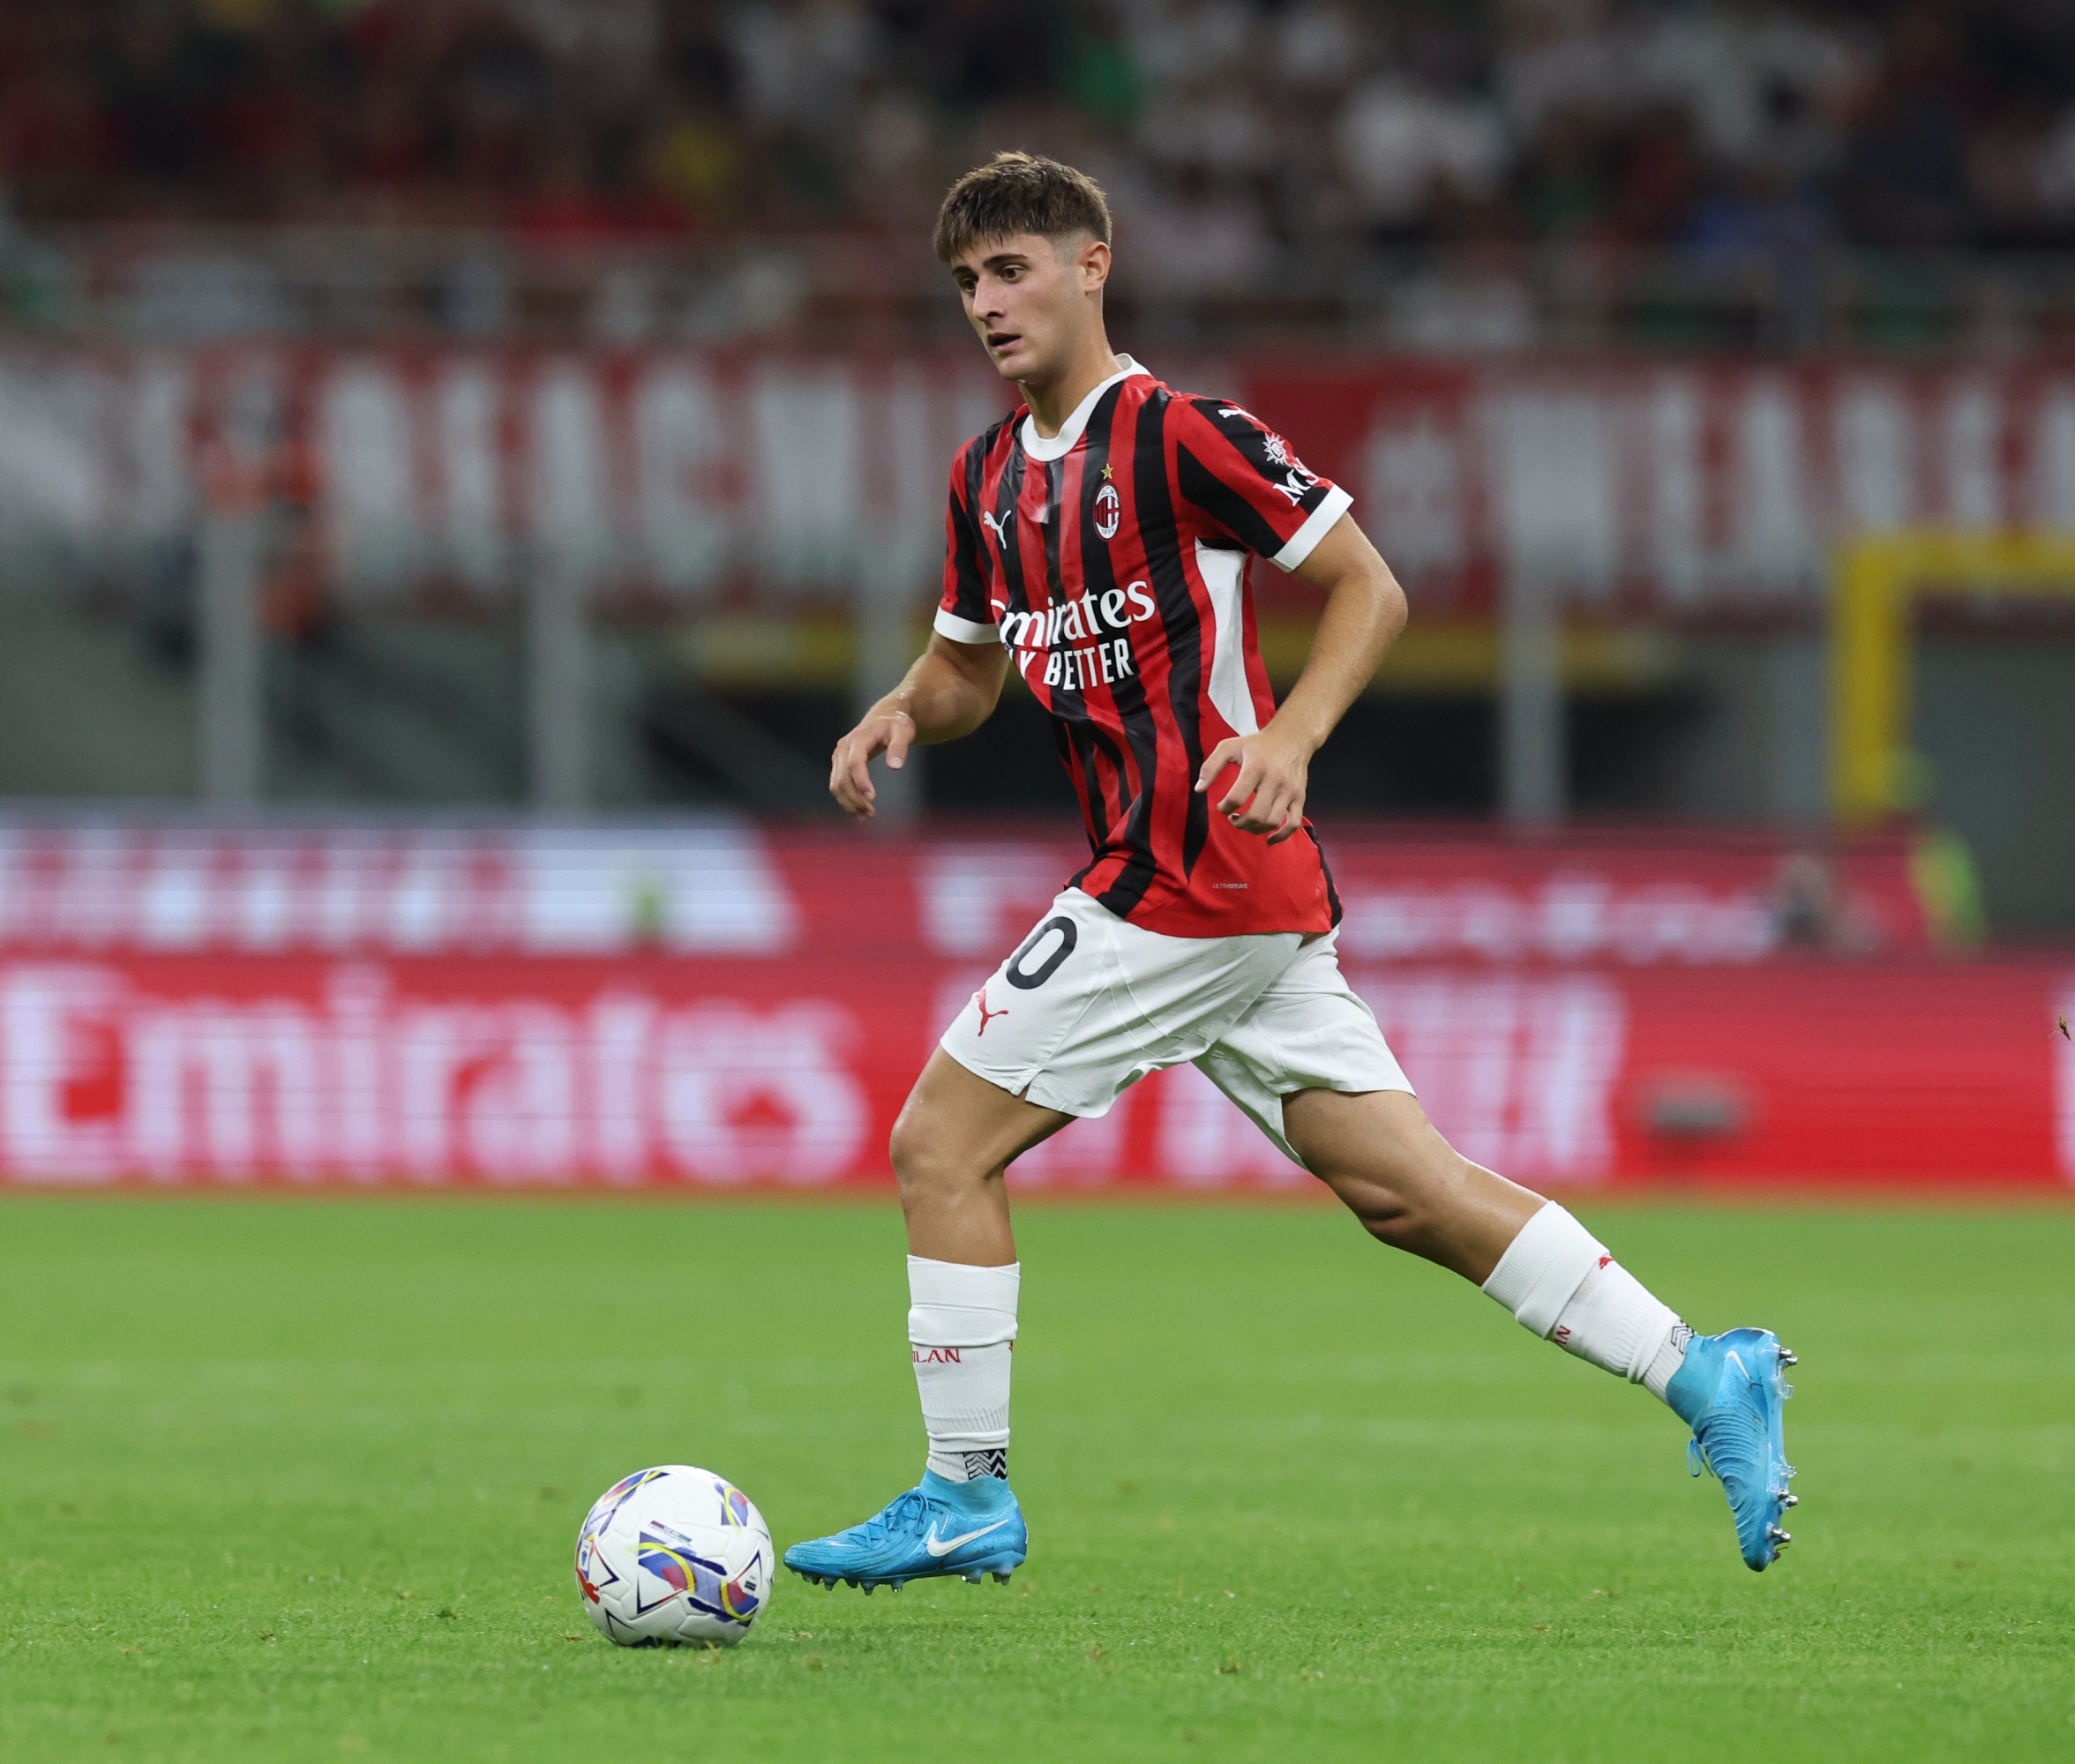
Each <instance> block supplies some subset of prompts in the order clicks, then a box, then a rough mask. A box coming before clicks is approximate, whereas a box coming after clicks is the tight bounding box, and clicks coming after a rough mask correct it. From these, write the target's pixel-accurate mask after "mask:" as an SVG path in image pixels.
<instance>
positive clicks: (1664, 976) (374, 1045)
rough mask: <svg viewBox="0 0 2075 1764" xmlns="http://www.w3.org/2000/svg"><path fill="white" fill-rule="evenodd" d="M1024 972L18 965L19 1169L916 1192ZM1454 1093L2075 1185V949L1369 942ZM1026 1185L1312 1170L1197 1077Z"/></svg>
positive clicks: (1671, 1173) (1708, 1164)
mask: <svg viewBox="0 0 2075 1764" xmlns="http://www.w3.org/2000/svg"><path fill="white" fill-rule="evenodd" d="M989 965H990V964H989V961H988V960H987V958H985V957H976V958H974V959H972V960H968V961H963V962H961V961H958V960H948V959H946V958H943V957H940V956H939V957H931V958H917V959H910V960H898V959H895V960H889V959H887V958H886V957H884V956H882V955H880V953H877V952H875V951H874V950H873V949H872V948H871V947H870V946H869V945H862V946H850V947H849V948H847V949H828V950H824V951H822V952H820V953H811V954H796V955H788V956H783V957H775V958H761V959H759V958H723V959H712V960H702V959H698V958H687V957H655V956H649V957H642V956H625V957H618V958H597V957H552V956H533V957H523V958H508V959H507V958H498V957H493V956H476V957H468V956H427V957H386V958H372V957H363V956H356V957H344V958H338V959H326V958H322V957H317V956H309V955H280V956H257V955H233V956H193V955H187V956H145V955H119V956H118V955H101V956H89V955H85V954H74V955H55V954H21V955H16V956H12V957H7V958H4V959H0V1177H4V1179H6V1180H8V1181H11V1182H14V1183H37V1184H43V1183H75V1184H76V1183H96V1182H104V1181H109V1180H113V1179H132V1180H139V1181H145V1182H164V1183H176V1184H177V1183H212V1184H213V1183H240V1184H243V1183H268V1184H298V1183H317V1182H326V1183H341V1184H352V1183H400V1184H427V1185H448V1184H463V1185H561V1184H569V1183H576V1182H582V1183H596V1184H603V1185H693V1186H701V1187H728V1186H732V1185H740V1184H750V1183H753V1184H764V1185H785V1186H797V1187H805V1188H823V1187H828V1186H831V1185H850V1184H869V1183H875V1182H883V1181H884V1180H886V1179H887V1177H888V1168H887V1162H886V1155H885V1146H886V1140H887V1134H888V1129H889V1128H890V1126H891V1125H892V1122H893V1117H894V1115H895V1111H896V1110H897V1109H898V1108H899V1106H900V1103H901V1101H902V1099H903V1096H904V1095H905V1094H906V1091H907V1088H908V1086H909V1084H910V1082H911V1081H912V1080H913V1077H914V1074H915V1073H916V1072H917V1070H918V1068H919V1066H920V1065H921V1062H922V1060H923V1058H925V1055H926V1053H927V1051H928V1050H929V1047H930V1044H931V1043H932V1040H933V1036H934V1035H935V1033H936V1031H937V1029H938V1028H940V1025H941V1024H942V1023H943V1022H944V1021H945V1020H946V1019H947V1018H948V1015H949V1013H951V1011H952V1010H953V1009H955V1006H956V1005H957V1004H958V1003H959V1002H960V1001H961V1000H962V999H963V997H964V996H965V995H966V993H967V992H969V991H970V990H971V988H972V987H973V986H974V985H975V984H976V983H977V982H978V979H980V978H982V977H984V975H985V971H986V968H987V967H988V966H989ZM1349 968H1350V972H1351V975H1352V977H1353V979H1354V981H1355V983H1356V984H1357V986H1358V987H1359V988H1360V990H1361V991H1362V992H1363V994H1364V996H1365V997H1367V998H1368V999H1369V1000H1370V1002H1371V1003H1372V1004H1373V1005H1374V1006H1375V1009H1376V1012H1377V1014H1378V1017H1379V1019H1380V1020H1381V1021H1382V1024H1383V1027H1384V1030H1385V1033H1386V1034H1387V1035H1389V1037H1390V1040H1391V1042H1392V1043H1393V1045H1394V1047H1395V1048H1396V1049H1397V1051H1398V1053H1399V1055H1400V1057H1401V1058H1402V1059H1403V1060H1404V1062H1405V1066H1406V1068H1407V1070H1408V1071H1409V1073H1411V1075H1412V1079H1413V1080H1414V1082H1415V1083H1416V1084H1418V1085H1419V1086H1420V1089H1421V1094H1422V1095H1423V1097H1424V1099H1425V1101H1426V1103H1427V1108H1428V1110H1429V1112H1430V1113H1431V1114H1432V1115H1433V1116H1434V1117H1435V1120H1436V1121H1437V1122H1438V1123H1439V1124H1440V1125H1441V1126H1442V1128H1443V1129H1444V1130H1445V1131H1446V1132H1448V1133H1449V1134H1450V1137H1451V1138H1452V1139H1453V1140H1455V1141H1456V1143H1457V1145H1458V1146H1459V1147H1461V1148H1462V1149H1463V1150H1464V1151H1465V1152H1466V1153H1468V1154H1469V1155H1472V1156H1473V1157H1475V1158H1477V1159H1479V1161H1480V1162H1486V1163H1488V1164H1491V1165H1493V1166H1494V1167H1496V1168H1498V1169H1500V1170H1506V1171H1508V1172H1509V1173H1511V1174H1514V1175H1517V1176H1518V1177H1521V1178H1522V1179H1524V1180H1527V1181H1532V1182H1538V1183H1546V1184H1555V1185H1585V1184H1594V1183H1611V1184H1623V1183H1637V1182H1650V1181H1664V1180H1679V1181H1699V1180H1713V1179H1725V1178H1727V1179H1737V1180H1748V1179H1751V1178H1767V1179H1772V1178H1783V1177H1787V1178H1815V1179H1819V1180H1834V1181H1843V1182H1860V1181H1866V1182H1876V1183H1909V1182H1927V1181H1936V1182H1940V1183H1945V1182H1952V1181H1965V1180H1990V1181H1999V1182H2013V1181H2014V1182H2031V1183H2039V1184H2052V1183H2057V1182H2061V1181H2065V1180H2069V1179H2075V1044H2071V1043H2064V1041H2063V1040H2062V1038H2061V1037H2060V1036H2059V1035H2056V1033H2055V1031H2054V1028H2053V1022H2054V1018H2055V1016H2056V1013H2061V1012H2065V1011H2068V1010H2071V1009H2075V971H2067V970H2064V969H2061V968H2054V967H2051V966H2049V965H2041V964H2036V963H2027V962H2019V961H2002V960H1998V961H1981V962H1974V963H1967V964H1964V965H1960V964H1949V963H1941V962H1938V961H1936V960H1931V959H1928V958H1913V959H1906V960H1902V959H1891V960H1886V961H1881V962H1873V963H1857V962H1852V961H1847V960H1836V959H1832V958H1828V957H1809V958H1806V959H1804V960H1773V961H1769V962H1766V963H1763V964H1747V965H1742V966H1734V967H1731V966H1720V965H1718V966H1713V967H1692V966H1684V965H1681V966H1668V965H1665V964H1661V963H1659V964H1655V965H1651V966H1636V965H1626V966H1624V965H1621V964H1617V963H1601V964H1599V965H1596V966H1592V967H1581V966H1558V965H1553V964H1547V963H1544V964H1538V965H1532V966H1530V965H1523V964H1514V963H1509V964H1494V963H1488V962H1487V963H1480V964H1477V965H1474V966H1472V965H1469V964H1465V963H1461V962H1454V963H1450V964H1445V965H1427V964H1406V963H1396V964H1380V963H1375V962H1370V961H1363V960H1351V961H1350V963H1349ZM1016 1175H1017V1177H1018V1181H1019V1185H1022V1186H1025V1187H1030V1186H1037V1185H1054V1186H1063V1187H1069V1188H1112V1187H1131V1186H1137V1185H1156V1186H1165V1187H1172V1188H1178V1189H1183V1190H1214V1191H1215V1190H1226V1189H1234V1188H1268V1189H1274V1188H1282V1187H1288V1186H1292V1185H1301V1184H1302V1183H1303V1181H1304V1180H1306V1178H1304V1177H1303V1176H1302V1174H1301V1172H1300V1171H1298V1170H1294V1169H1293V1168H1292V1167H1291V1166H1290V1165H1288V1164H1287V1163H1285V1162H1283V1161H1282V1160H1281V1159H1280V1158H1279V1157H1278V1156H1277V1155H1276V1154H1275V1153H1274V1152H1273V1151H1272V1150H1271V1149H1270V1147H1268V1146H1267V1145H1266V1143H1265V1142H1264V1141H1262V1140H1259V1139H1258V1138H1257V1137H1255V1136H1254V1135H1253V1134H1252V1133H1251V1132H1249V1131H1247V1129H1246V1127H1245V1125H1244V1124H1243V1122H1242V1121H1241V1119H1240V1117H1239V1116H1238V1115H1237V1114H1236V1113H1234V1112H1233V1111H1232V1108H1231V1106H1230V1105H1229V1104H1228V1103H1225V1100H1224V1099H1223V1098H1222V1097H1221V1096H1219V1095H1217V1092H1216V1091H1215V1090H1213V1089H1212V1088H1211V1087H1210V1084H1209V1082H1208V1080H1204V1079H1202V1077H1201V1076H1200V1075H1199V1074H1198V1073H1195V1070H1194V1069H1193V1068H1190V1067H1181V1068H1178V1069H1177V1070H1175V1071H1172V1072H1169V1073H1161V1074H1158V1075H1157V1076H1156V1077H1154V1078H1152V1079H1150V1080H1147V1081H1146V1082H1145V1083H1144V1084H1142V1086H1140V1087H1139V1088H1137V1089H1136V1090H1135V1091H1134V1092H1132V1093H1130V1094H1128V1095H1127V1097H1126V1098H1125V1099H1124V1101H1123V1102H1122V1103H1120V1105H1119V1106H1118V1107H1117V1108H1116V1109H1115V1110H1112V1113H1111V1114H1110V1115H1109V1116H1108V1117H1105V1118H1103V1119H1100V1120H1090V1121H1084V1122H1080V1123H1077V1124H1076V1125H1074V1126H1072V1127H1070V1128H1068V1129H1067V1131H1066V1132H1064V1133H1061V1134H1060V1135H1059V1136H1058V1137H1057V1138H1056V1139H1054V1140H1052V1141H1050V1142H1049V1143H1048V1144H1047V1145H1045V1146H1044V1147H1040V1148H1039V1149H1038V1150H1037V1151H1036V1152H1034V1153H1032V1154H1030V1155H1029V1156H1027V1157H1026V1158H1024V1159H1023V1160H1022V1161H1021V1162H1019V1164H1018V1165H1017V1166H1016Z"/></svg>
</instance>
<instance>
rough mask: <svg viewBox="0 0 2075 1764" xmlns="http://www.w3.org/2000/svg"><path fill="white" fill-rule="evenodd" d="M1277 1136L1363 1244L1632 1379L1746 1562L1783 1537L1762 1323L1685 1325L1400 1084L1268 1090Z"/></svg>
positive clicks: (1563, 1213)
mask: <svg viewBox="0 0 2075 1764" xmlns="http://www.w3.org/2000/svg"><path fill="white" fill-rule="evenodd" d="M1283 1132H1284V1137H1285V1139H1287V1140H1288V1141H1289V1143H1290V1146H1291V1148H1292V1150H1294V1151H1295V1152H1296V1153H1297V1154H1298V1155H1299V1156H1300V1157H1301V1158H1302V1159H1303V1160H1304V1162H1305V1164H1306V1166H1307V1168H1308V1169H1309V1170H1312V1171H1313V1172H1314V1173H1315V1175H1317V1176H1318V1177H1320V1179H1321V1180H1322V1181H1323V1182H1324V1183H1325V1184H1326V1185H1328V1186H1329V1187H1330V1188H1331V1189H1332V1191H1333V1192H1335V1193H1336V1194H1337V1195H1338V1196H1339V1197H1340V1199H1341V1200H1343V1201H1345V1203H1346V1205H1347V1207H1348V1208H1349V1209H1350V1210H1351V1211H1352V1213H1353V1214H1354V1215H1355V1217H1356V1218H1358V1219H1360V1221H1361V1222H1362V1224H1363V1225H1364V1226H1365V1227H1367V1230H1368V1231H1369V1233H1370V1235H1371V1236H1372V1237H1375V1238H1376V1239H1377V1240H1378V1241H1379V1242H1381V1243H1385V1244H1389V1245H1392V1246H1393V1247H1394V1248H1397V1249H1402V1250H1409V1251H1411V1252H1412V1253H1413V1254H1414V1255H1418V1256H1424V1257H1425V1258H1426V1259H1427V1260H1428V1261H1433V1262H1438V1263H1440V1264H1441V1266H1442V1267H1445V1268H1450V1269H1452V1270H1453V1271H1454V1272H1455V1273H1457V1274H1461V1275H1462V1276H1463V1277H1464V1279H1466V1280H1472V1281H1474V1282H1477V1284H1478V1285H1479V1287H1480V1288H1481V1289H1483V1290H1484V1291H1485V1292H1487V1293H1488V1294H1489V1295H1490V1296H1491V1297H1494V1298H1495V1299H1497V1300H1498V1301H1499V1303H1501V1304H1503V1305H1504V1306H1505V1307H1506V1308H1507V1310H1508V1311H1509V1312H1512V1313H1513V1315H1514V1317H1515V1318H1516V1319H1517V1320H1518V1321H1519V1322H1520V1323H1521V1324H1522V1325H1523V1326H1524V1327H1526V1328H1528V1329H1531V1330H1532V1331H1533V1332H1534V1333H1535V1334H1537V1335H1539V1336H1542V1337H1543V1338H1544V1339H1546V1340H1549V1341H1553V1342H1556V1343H1557V1345H1558V1346H1560V1347H1562V1348H1563V1349H1565V1350H1566V1351H1567V1352H1569V1353H1573V1354H1576V1355H1577V1356H1578V1357H1580V1358H1581V1359H1586V1360H1590V1361H1591V1362H1592V1364H1594V1365H1597V1366H1600V1367H1602V1368H1604V1369H1605V1370H1606V1371H1607V1372H1614V1373H1615V1374H1616V1375H1618V1376H1620V1377H1622V1378H1625V1379H1629V1382H1630V1383H1633V1384H1641V1385H1644V1386H1645V1387H1647V1388H1648V1389H1649V1390H1650V1392H1651V1393H1652V1394H1653V1395H1655V1396H1657V1397H1659V1398H1661V1399H1662V1400H1663V1401H1665V1402H1666V1403H1667V1404H1668V1405H1669V1406H1670V1407H1671V1408H1672V1409H1673V1410H1674V1412H1675V1413H1676V1414H1677V1415H1678V1416H1680V1418H1681V1419H1682V1420H1683V1421H1685V1422H1686V1423H1687V1424H1688V1425H1689V1426H1690V1427H1692V1428H1693V1430H1694V1433H1695V1439H1694V1441H1693V1456H1694V1474H1695V1475H1696V1476H1697V1475H1699V1474H1700V1468H1699V1467H1700V1465H1701V1464H1702V1463H1706V1464H1707V1465H1708V1467H1709V1468H1711V1469H1713V1470H1714V1471H1715V1472H1716V1474H1717V1475H1718V1476H1720V1477H1721V1479H1722V1484H1723V1488H1724V1491H1725V1492H1726V1493H1727V1495H1728V1497H1729V1506H1730V1510H1731V1511H1732V1513H1733V1514H1734V1515H1735V1518H1736V1529H1737V1542H1738V1544H1739V1546H1740V1548H1741V1549H1742V1553H1743V1559H1744V1560H1745V1562H1747V1563H1748V1564H1749V1566H1751V1567H1753V1568H1764V1567H1765V1566H1768V1565H1769V1564H1770V1563H1771V1562H1772V1560H1773V1559H1774V1558H1775V1557H1777V1556H1778V1554H1779V1550H1780V1548H1781V1547H1782V1546H1783V1545H1785V1544H1787V1542H1789V1541H1790V1540H1789V1536H1788V1534H1787V1532H1786V1531H1785V1530H1784V1529H1781V1526H1780V1524H1779V1521H1780V1520H1781V1519H1782V1518H1784V1517H1785V1514H1786V1510H1787V1508H1788V1507H1791V1506H1794V1504H1795V1503H1794V1496H1792V1495H1790V1494H1788V1493H1787V1479H1788V1478H1789V1477H1791V1476H1793V1474H1794V1470H1793V1469H1792V1467H1791V1466H1790V1465H1789V1464H1788V1463H1787V1460H1786V1455H1785V1452H1784V1448H1783V1446H1782V1443H1781V1436H1780V1429H1779V1405H1780V1403H1781V1402H1782V1401H1784V1400H1785V1399H1786V1397H1787V1395H1789V1394H1791V1387H1789V1386H1787V1385H1785V1384H1783V1383H1782V1382H1781V1381H1780V1377H1779V1373H1780V1370H1781V1368H1782V1367H1784V1366H1787V1365H1792V1364H1794V1356H1793V1355H1792V1354H1790V1353H1788V1352H1787V1351H1786V1350H1785V1349H1783V1348H1781V1347H1780V1345H1779V1338H1778V1337H1777V1336H1775V1335H1773V1334H1772V1332H1771V1331H1770V1330H1764V1329H1733V1330H1731V1331H1729V1332H1728V1333H1727V1334H1723V1335H1705V1336H1701V1335H1695V1334H1694V1333H1693V1332H1692V1331H1691V1330H1690V1329H1689V1328H1688V1327H1686V1325H1685V1324H1684V1323H1682V1321H1680V1319H1679V1318H1678V1316H1677V1314H1676V1313H1675V1312H1673V1311H1672V1310H1671V1309H1670V1307H1668V1306H1667V1305H1666V1304H1663V1303H1662V1302H1661V1301H1660V1300H1659V1299H1657V1298H1656V1297H1653V1296H1652V1294H1651V1293H1650V1292H1648V1291H1647V1290H1646V1289H1644V1286H1643V1285H1642V1283H1641V1282H1639V1281H1637V1279H1636V1277H1635V1276H1634V1275H1633V1274H1629V1272H1628V1270H1627V1269H1625V1268H1624V1267H1622V1266H1621V1265H1620V1263H1618V1262H1616V1261H1615V1260H1614V1257H1613V1255H1612V1254H1611V1253H1609V1252H1608V1251H1607V1249H1606V1247H1605V1246H1604V1245H1601V1244H1600V1243H1599V1240H1598V1239H1597V1238H1595V1237H1593V1236H1592V1233H1591V1232H1590V1231H1588V1230H1585V1228H1584V1226H1583V1225H1581V1224H1580V1223H1579V1222H1577V1220H1576V1219H1574V1218H1573V1217H1572V1216H1571V1215H1570V1214H1569V1211H1568V1210H1567V1209H1566V1208H1564V1207H1559V1206H1557V1205H1556V1204H1555V1203H1554V1202H1553V1201H1549V1200H1544V1199H1543V1197H1542V1196H1540V1195H1539V1194H1536V1193H1534V1192H1532V1190H1529V1189H1525V1188H1523V1187H1521V1186H1520V1185H1518V1184H1517V1183H1511V1182H1509V1181H1507V1180H1506V1178H1505V1177H1502V1176H1500V1175H1498V1174H1496V1173H1495V1172H1494V1171H1492V1170H1486V1169H1485V1168H1484V1167H1483V1166H1482V1165H1480V1164H1476V1163H1472V1162H1471V1161H1470V1160H1469V1159H1468V1158H1466V1157H1464V1156H1463V1155H1462V1154H1461V1153H1460V1152H1458V1151H1457V1150H1456V1149H1455V1147H1452V1146H1450V1144H1449V1143H1448V1141H1447V1140H1444V1139H1443V1138H1442V1136H1441V1134H1440V1133H1439V1132H1436V1131H1435V1128H1434V1125H1433V1124H1432V1123H1431V1122H1429V1121H1428V1120H1427V1116H1426V1113H1425V1111H1424V1110H1422V1109H1421V1108H1420V1104H1419V1103H1418V1101H1417V1100H1416V1099H1415V1098H1413V1097H1412V1095H1410V1094H1408V1093H1407V1092H1405V1091H1402V1090H1372V1091H1364V1092H1360V1093H1358V1094H1352V1095H1348V1094H1342V1093H1340V1092H1337V1091H1332V1090H1322V1089H1313V1090H1300V1091H1298V1092H1296V1093H1295V1094H1294V1095H1289V1096H1285V1098H1283Z"/></svg>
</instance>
